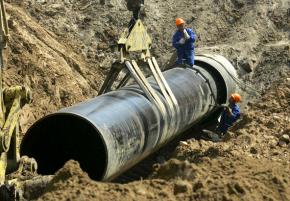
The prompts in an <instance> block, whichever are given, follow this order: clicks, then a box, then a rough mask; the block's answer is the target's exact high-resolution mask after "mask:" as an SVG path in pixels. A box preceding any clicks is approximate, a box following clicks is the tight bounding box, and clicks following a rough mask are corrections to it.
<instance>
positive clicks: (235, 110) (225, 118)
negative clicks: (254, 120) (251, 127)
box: [218, 104, 241, 133]
mask: <svg viewBox="0 0 290 201" xmlns="http://www.w3.org/2000/svg"><path fill="white" fill-rule="evenodd" d="M229 107H230V110H231V112H232V115H228V114H227V111H226V109H224V111H223V112H222V115H221V121H220V125H219V127H218V130H219V131H220V132H221V133H226V132H227V131H228V129H229V128H230V127H231V126H232V125H233V124H234V123H235V122H236V121H237V120H238V119H239V118H240V116H241V112H240V107H239V106H238V105H237V104H230V106H229Z"/></svg>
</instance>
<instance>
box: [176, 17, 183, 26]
mask: <svg viewBox="0 0 290 201" xmlns="http://www.w3.org/2000/svg"><path fill="white" fill-rule="evenodd" d="M184 23H185V21H184V20H183V19H181V18H176V20H175V24H176V26H179V25H181V24H184Z"/></svg>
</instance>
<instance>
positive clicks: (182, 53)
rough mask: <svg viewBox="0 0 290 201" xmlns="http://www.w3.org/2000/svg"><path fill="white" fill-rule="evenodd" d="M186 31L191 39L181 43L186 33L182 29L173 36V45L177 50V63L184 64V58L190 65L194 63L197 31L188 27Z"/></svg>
mask: <svg viewBox="0 0 290 201" xmlns="http://www.w3.org/2000/svg"><path fill="white" fill-rule="evenodd" d="M186 31H187V33H188V35H189V39H188V40H186V41H185V43H184V44H180V43H179V41H180V39H182V38H184V33H183V32H182V31H179V30H177V31H176V32H175V34H174V35H173V37H172V45H173V47H175V48H176V50H177V61H176V63H177V64H182V63H183V60H185V63H186V64H188V65H191V66H192V65H194V42H195V38H196V36H195V33H194V32H193V31H192V30H191V29H189V28H186Z"/></svg>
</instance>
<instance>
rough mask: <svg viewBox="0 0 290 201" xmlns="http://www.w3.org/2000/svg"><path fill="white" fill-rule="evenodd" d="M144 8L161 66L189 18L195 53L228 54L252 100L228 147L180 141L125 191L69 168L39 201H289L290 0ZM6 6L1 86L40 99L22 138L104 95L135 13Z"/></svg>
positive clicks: (68, 3) (113, 3)
mask: <svg viewBox="0 0 290 201" xmlns="http://www.w3.org/2000/svg"><path fill="white" fill-rule="evenodd" d="M145 6H146V16H145V18H144V23H145V25H146V26H147V29H148V32H149V34H150V35H151V36H152V39H153V47H152V54H153V55H154V56H156V57H157V60H158V62H159V63H160V66H162V67H166V66H168V65H170V64H171V63H172V62H171V61H172V60H173V59H174V54H173V52H174V50H173V49H172V47H171V36H172V34H173V32H174V30H175V25H174V19H175V18H176V17H182V18H184V19H185V20H186V21H187V23H188V26H189V27H192V28H193V29H194V31H195V32H196V34H197V36H198V39H197V43H196V46H197V53H200V52H206V53H219V54H222V55H224V56H226V57H227V58H228V59H229V60H230V61H231V62H232V63H233V65H234V66H235V67H236V68H237V70H238V71H239V74H240V78H241V79H242V80H243V81H244V82H245V83H247V84H248V85H251V86H252V87H251V88H249V87H244V86H242V87H243V88H244V89H245V90H246V91H247V92H248V93H250V95H253V94H256V97H255V99H254V98H253V99H251V100H250V102H249V103H248V105H247V107H246V110H245V111H244V114H245V115H244V118H243V120H242V121H241V123H240V125H238V126H236V128H233V130H232V131H231V136H232V138H231V139H230V140H229V141H226V142H219V143H213V142H208V141H203V140H195V139H190V140H188V141H186V142H183V143H180V145H179V146H177V148H176V150H175V151H174V153H171V154H170V156H171V157H172V158H173V159H171V160H169V161H167V162H165V163H163V164H156V165H155V166H154V170H153V171H152V175H151V176H150V177H149V178H146V179H145V180H141V181H135V182H133V183H128V184H124V185H121V184H110V183H97V182H94V181H91V180H90V179H89V178H88V176H87V175H86V174H85V173H83V172H82V171H81V170H80V169H79V167H78V164H77V163H75V162H70V163H68V164H66V166H65V167H64V168H63V169H62V170H60V171H59V172H58V173H56V175H55V177H54V178H53V180H52V181H51V182H50V183H49V185H48V187H47V188H46V189H45V192H46V193H45V194H43V195H42V196H41V197H40V198H39V200H112V199H115V200H290V197H289V196H290V192H289V189H290V177H289V175H290V169H289V167H290V165H289V161H290V157H289V150H290V148H289V135H290V127H289V125H290V116H289V113H290V107H289V105H290V73H289V69H290V60H289V55H290V42H289V37H290V16H289V8H290V1H289V0H255V1H242V0H215V1H209V0H196V1H185V0H179V1H175V0H154V1H153V0H148V1H145ZM6 8H7V13H8V17H9V28H10V41H9V47H8V48H7V49H6V52H5V60H6V61H7V66H6V69H5V70H4V84H5V85H6V86H10V85H13V84H23V85H27V86H29V87H30V88H31V89H32V91H33V98H34V101H33V102H32V104H30V105H28V106H25V107H24V109H23V113H22V116H21V130H22V132H23V133H25V131H26V130H27V128H29V126H30V125H31V124H32V123H33V122H35V121H36V120H37V119H39V118H41V117H42V116H44V115H46V114H49V113H51V112H54V111H57V110H58V109H60V108H62V107H66V106H70V105H72V104H74V103H77V102H80V101H83V100H85V99H88V98H91V97H94V96H96V95H97V93H98V90H99V88H100V85H101V84H102V81H103V79H104V76H105V75H106V73H107V72H108V68H109V67H110V65H111V63H112V62H113V61H114V59H117V58H118V52H117V46H116V40H117V39H118V37H119V34H120V30H122V29H123V28H125V27H126V26H127V24H128V22H129V19H130V16H131V14H130V13H129V12H128V11H126V7H125V4H124V2H123V1H121V0H109V1H107V2H106V4H105V5H101V4H100V3H99V1H90V0H78V1H76V0H65V1H61V0H54V1H48V0H9V1H7V4H6ZM257 94H258V95H257ZM245 101H246V100H245ZM193 135H194V133H193ZM28 199H30V198H28Z"/></svg>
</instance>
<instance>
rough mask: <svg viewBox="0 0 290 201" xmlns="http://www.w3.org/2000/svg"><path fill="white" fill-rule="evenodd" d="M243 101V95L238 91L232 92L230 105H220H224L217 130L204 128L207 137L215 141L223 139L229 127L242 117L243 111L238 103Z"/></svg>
mask: <svg viewBox="0 0 290 201" xmlns="http://www.w3.org/2000/svg"><path fill="white" fill-rule="evenodd" d="M239 102H241V95H240V94H238V93H233V94H231V96H230V98H229V104H228V105H219V107H223V111H222V113H221V116H220V117H221V118H220V122H219V124H218V126H217V128H216V129H215V132H212V131H209V130H203V134H205V136H204V137H205V138H210V139H211V140H213V141H221V140H223V139H224V138H225V136H226V134H227V132H228V129H229V128H230V127H232V126H233V124H234V123H235V122H236V121H237V120H238V119H239V118H240V116H241V111H240V107H239V105H238V103H239Z"/></svg>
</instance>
